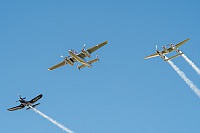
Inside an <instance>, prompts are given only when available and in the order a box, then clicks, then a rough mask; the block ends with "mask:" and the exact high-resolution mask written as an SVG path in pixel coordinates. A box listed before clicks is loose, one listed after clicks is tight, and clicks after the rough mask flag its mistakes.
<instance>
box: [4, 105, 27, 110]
mask: <svg viewBox="0 0 200 133" xmlns="http://www.w3.org/2000/svg"><path fill="white" fill-rule="evenodd" d="M24 107H25V106H24V105H23V104H20V105H19V106H16V107H12V108H9V109H7V110H8V111H14V110H18V109H22V108H24Z"/></svg>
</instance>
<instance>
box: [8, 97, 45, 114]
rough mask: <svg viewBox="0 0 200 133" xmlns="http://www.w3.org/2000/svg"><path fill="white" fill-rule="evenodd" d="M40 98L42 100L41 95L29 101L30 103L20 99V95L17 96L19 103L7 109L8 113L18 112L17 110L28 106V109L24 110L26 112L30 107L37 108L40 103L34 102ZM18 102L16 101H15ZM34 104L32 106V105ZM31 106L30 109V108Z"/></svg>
mask: <svg viewBox="0 0 200 133" xmlns="http://www.w3.org/2000/svg"><path fill="white" fill-rule="evenodd" d="M40 98H42V94H40V95H38V96H36V97H35V98H33V99H31V100H30V101H26V100H25V99H26V97H24V98H22V97H21V95H19V102H20V103H21V104H20V105H19V106H15V107H12V108H9V109H7V110H8V111H14V110H18V109H22V108H24V107H25V106H28V108H26V110H28V109H30V108H31V107H33V108H34V107H36V106H38V105H39V104H40V103H37V104H34V103H35V102H36V101H38V100H39V99H40ZM16 102H18V101H16ZM33 104H34V105H33ZM30 106H31V107H30Z"/></svg>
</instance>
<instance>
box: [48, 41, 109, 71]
mask: <svg viewBox="0 0 200 133" xmlns="http://www.w3.org/2000/svg"><path fill="white" fill-rule="evenodd" d="M107 43H108V41H105V42H102V43H100V44H97V45H96V46H93V47H91V48H89V49H87V50H86V49H85V46H86V45H84V46H83V49H82V50H81V52H80V53H77V52H76V51H75V50H69V51H68V53H69V54H70V56H67V57H63V56H61V57H62V58H64V60H63V61H62V62H60V63H58V64H56V65H55V66H52V67H50V68H48V70H53V69H56V68H59V67H61V66H65V65H67V64H69V65H71V66H74V62H79V63H81V65H80V66H78V69H79V70H80V69H81V68H84V67H86V66H87V67H89V68H91V67H92V65H91V64H92V63H94V62H97V61H99V59H98V56H97V57H96V58H95V59H93V60H90V61H86V60H85V57H88V58H90V57H91V54H92V53H93V52H94V51H96V50H98V49H99V48H101V47H103V46H104V45H106V44H107Z"/></svg>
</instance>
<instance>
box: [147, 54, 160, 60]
mask: <svg viewBox="0 0 200 133" xmlns="http://www.w3.org/2000/svg"><path fill="white" fill-rule="evenodd" d="M156 56H159V54H158V53H155V54H151V55H149V56H146V57H144V59H149V58H153V57H156Z"/></svg>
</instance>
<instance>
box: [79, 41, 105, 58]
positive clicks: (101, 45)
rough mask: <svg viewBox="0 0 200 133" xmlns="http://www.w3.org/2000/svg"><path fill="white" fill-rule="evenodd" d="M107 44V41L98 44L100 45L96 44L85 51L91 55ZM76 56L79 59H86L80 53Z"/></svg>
mask: <svg viewBox="0 0 200 133" xmlns="http://www.w3.org/2000/svg"><path fill="white" fill-rule="evenodd" d="M107 43H108V41H105V42H102V43H100V44H97V45H96V46H93V47H91V48H89V49H87V50H86V51H87V52H88V53H89V54H91V53H93V52H94V51H96V50H98V49H99V48H101V47H103V46H104V45H106V44H107ZM78 56H79V57H81V58H85V57H86V56H85V55H84V54H83V53H82V52H81V53H79V54H78Z"/></svg>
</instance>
